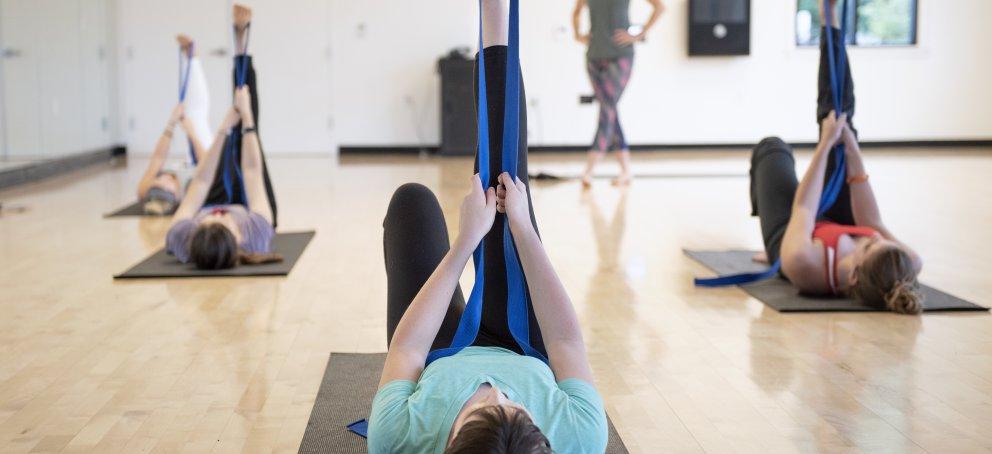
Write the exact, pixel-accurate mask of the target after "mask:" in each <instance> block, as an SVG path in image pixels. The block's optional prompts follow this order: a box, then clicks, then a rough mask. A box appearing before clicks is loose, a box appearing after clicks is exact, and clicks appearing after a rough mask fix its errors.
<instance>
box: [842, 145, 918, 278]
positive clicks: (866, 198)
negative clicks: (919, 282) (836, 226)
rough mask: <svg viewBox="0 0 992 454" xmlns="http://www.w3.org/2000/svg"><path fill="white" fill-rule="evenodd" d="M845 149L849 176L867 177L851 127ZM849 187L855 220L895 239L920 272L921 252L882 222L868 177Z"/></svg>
mask: <svg viewBox="0 0 992 454" xmlns="http://www.w3.org/2000/svg"><path fill="white" fill-rule="evenodd" d="M843 140H844V151H845V155H844V157H845V158H846V162H847V175H848V177H849V178H857V177H861V176H864V177H867V175H868V173H867V172H866V171H865V165H864V160H863V159H862V156H861V145H860V144H858V139H857V137H855V135H854V132H853V131H851V128H850V127H847V128H844V135H843ZM848 187H849V188H850V192H851V211H853V212H854V222H855V224H857V225H865V226H868V227H871V228H873V229H875V230H878V233H880V234H881V235H882V237H884V238H885V239H888V240H891V241H895V242H897V243H899V244H900V245H902V246H903V248H905V249H906V252H908V253H909V255H910V257H912V259H913V267H914V268H915V269H916V272H917V273H919V272H920V270H921V269H923V260H922V259H921V258H920V256H919V254H917V253H916V251H914V250H913V249H912V248H910V247H909V246H907V245H906V244H905V243H903V242H901V241H899V239H897V238H896V237H895V236H894V235H893V234H892V232H891V231H889V229H888V228H887V227H886V226H885V223H884V222H882V214H881V210H879V208H878V201H877V200H876V199H875V192H874V191H873V190H872V187H871V182H870V181H869V180H867V179H864V180H861V181H854V182H851V183H850V184H849V185H848Z"/></svg>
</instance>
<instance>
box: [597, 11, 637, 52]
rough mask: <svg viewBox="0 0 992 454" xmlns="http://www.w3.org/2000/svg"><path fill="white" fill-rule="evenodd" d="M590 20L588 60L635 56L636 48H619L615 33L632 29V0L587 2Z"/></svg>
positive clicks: (631, 46)
mask: <svg viewBox="0 0 992 454" xmlns="http://www.w3.org/2000/svg"><path fill="white" fill-rule="evenodd" d="M587 2H588V5H589V19H590V21H589V22H590V23H591V24H592V26H591V29H590V32H589V51H588V53H587V54H586V56H587V57H588V58H620V57H631V56H633V55H634V46H633V45H630V46H619V45H617V44H615V43H614V42H613V33H615V32H616V30H618V29H623V30H627V29H629V28H630V0H587Z"/></svg>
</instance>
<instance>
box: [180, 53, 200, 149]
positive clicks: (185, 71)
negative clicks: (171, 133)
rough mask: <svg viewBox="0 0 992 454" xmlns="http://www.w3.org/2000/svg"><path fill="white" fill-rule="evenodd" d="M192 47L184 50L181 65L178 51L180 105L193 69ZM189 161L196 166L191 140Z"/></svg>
mask: <svg viewBox="0 0 992 454" xmlns="http://www.w3.org/2000/svg"><path fill="white" fill-rule="evenodd" d="M193 46H195V44H194V43H190V44H189V49H187V50H186V55H185V57H186V64H185V65H183V50H182V48H180V49H179V102H180V103H182V102H183V101H185V100H186V89H187V88H188V87H189V71H190V68H192V67H193ZM188 145H189V159H190V161H191V162H192V163H193V165H196V164H197V160H196V149H195V148H193V140H189V143H188Z"/></svg>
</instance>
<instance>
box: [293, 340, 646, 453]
mask: <svg viewBox="0 0 992 454" xmlns="http://www.w3.org/2000/svg"><path fill="white" fill-rule="evenodd" d="M385 360H386V354H385V353H331V357H330V359H328V360H327V368H326V369H325V370H324V379H323V380H322V381H321V383H320V390H319V391H317V400H316V401H315V402H314V403H313V410H312V411H311V412H310V421H308V422H307V429H306V432H304V433H303V441H302V442H301V443H300V451H299V452H300V453H301V454H303V453H307V454H309V453H325V452H326V453H366V452H368V448H367V445H366V443H365V439H364V438H362V437H360V436H358V435H355V434H353V433H351V432H349V431H348V429H347V426H348V424H351V423H353V422H355V421H358V420H359V419H365V418H368V417H369V412H370V411H371V410H372V398H373V397H375V390H376V387H377V386H378V384H379V376H380V375H381V374H382V364H383V362H384V361H385ZM608 422H609V424H610V441H609V444H608V445H607V447H606V452H607V453H608V454H625V453H627V452H628V451H627V447H626V446H624V444H623V440H621V439H620V435H619V434H618V433H617V430H616V428H614V427H613V421H608Z"/></svg>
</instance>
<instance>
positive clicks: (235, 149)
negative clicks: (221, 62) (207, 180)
mask: <svg viewBox="0 0 992 454" xmlns="http://www.w3.org/2000/svg"><path fill="white" fill-rule="evenodd" d="M233 30H234V53H235V57H234V88H236V89H237V88H241V87H243V86H244V85H245V83H246V79H247V78H248V40H249V39H250V38H251V23H248V25H246V26H245V48H244V53H243V54H240V55H239V54H238V30H237V27H235V28H233ZM256 126H257V125H256ZM240 144H241V123H240V122H239V123H238V124H236V125H234V127H233V128H231V131H230V134H229V135H228V136H227V142H226V144H225V147H224V172H223V177H224V191H225V192H227V203H234V178H237V179H238V181H239V182H240V183H241V184H240V192H241V201H242V202H243V205H244V206H245V207H248V195H247V194H245V185H244V179H243V178H242V176H241V164H240V162H239V161H240V158H241V153H239V151H240V150H241V147H240V146H239V145H240ZM232 170H233V174H232V172H231V171H232Z"/></svg>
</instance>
